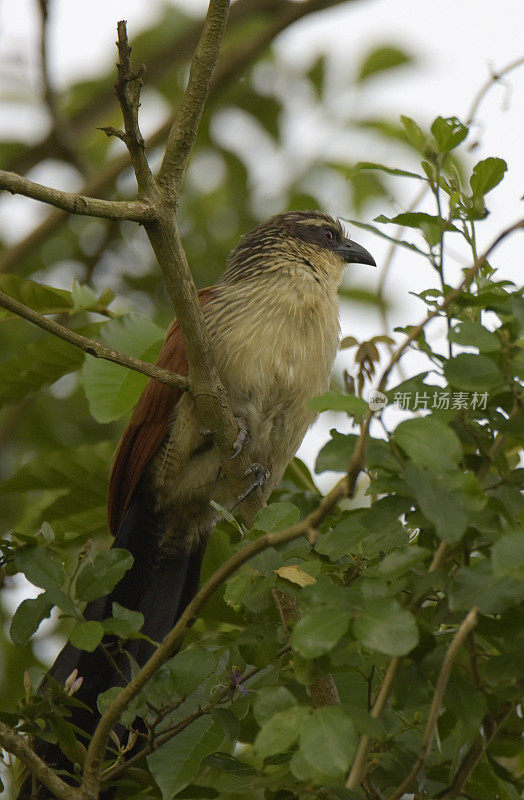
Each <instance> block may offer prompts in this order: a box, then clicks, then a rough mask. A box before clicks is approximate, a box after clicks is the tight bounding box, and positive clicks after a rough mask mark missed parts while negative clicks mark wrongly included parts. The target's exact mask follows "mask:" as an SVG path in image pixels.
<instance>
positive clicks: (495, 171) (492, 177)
mask: <svg viewBox="0 0 524 800" xmlns="http://www.w3.org/2000/svg"><path fill="white" fill-rule="evenodd" d="M507 168H508V165H507V164H506V162H505V161H504V159H503V158H485V159H484V160H483V161H479V162H478V164H476V165H475V166H474V167H473V174H472V176H471V178H470V179H469V183H470V186H471V189H472V191H473V196H474V197H484V195H485V194H487V193H488V192H491V190H492V189H494V188H495V186H497V184H499V183H500V182H501V180H502V178H503V177H504V173H505V172H506V170H507Z"/></svg>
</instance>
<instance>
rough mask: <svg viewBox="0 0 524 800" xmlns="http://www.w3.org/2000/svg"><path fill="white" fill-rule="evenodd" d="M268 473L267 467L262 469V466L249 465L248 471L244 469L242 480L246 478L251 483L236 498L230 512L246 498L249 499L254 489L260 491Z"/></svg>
mask: <svg viewBox="0 0 524 800" xmlns="http://www.w3.org/2000/svg"><path fill="white" fill-rule="evenodd" d="M269 475H270V472H269V470H268V468H267V467H264V466H263V464H251V466H250V467H248V469H246V471H245V473H244V480H245V479H247V478H251V482H250V484H249V486H248V487H247V488H246V489H244V491H243V492H242V493H241V494H240V495H239V496H238V497H237V501H236V503H235V505H234V506H233V508H232V509H231V510H232V511H233V510H234V509H235V508H236V507H237V506H239V505H240V503H243V502H244V500H245V499H246V497H249V495H250V494H251V492H254V491H255V489H260V487H261V486H263V485H264V484H265V482H266V481H267V479H268V478H269Z"/></svg>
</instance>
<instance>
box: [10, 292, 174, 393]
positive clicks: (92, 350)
mask: <svg viewBox="0 0 524 800" xmlns="http://www.w3.org/2000/svg"><path fill="white" fill-rule="evenodd" d="M0 307H2V308H6V309H7V310H8V311H11V312H12V313H13V314H16V315H17V316H19V317H22V318H23V319H26V320H28V322H32V323H33V325H37V326H38V327H39V328H42V330H44V331H47V333H52V334H53V336H57V337H58V338H59V339H63V340H64V342H68V343H69V344H71V345H73V346H74V347H78V348H79V349H80V350H83V351H84V352H85V353H88V354H89V355H90V356H94V357H95V358H103V359H104V360H105V361H111V362H112V363H113V364H120V365H121V366H122V367H127V368H128V369H132V370H134V372H141V373H142V374H143V375H147V376H148V378H155V380H157V381H160V383H165V384H166V386H172V387H173V388H174V389H182V390H183V391H187V390H188V389H189V381H188V379H187V378H186V377H185V376H184V375H177V374H176V373H175V372H170V371H169V370H168V369H163V368H162V367H157V366H155V364H149V363H148V362H147V361H142V359H140V358H135V357H134V356H128V355H127V354H126V353H119V352H118V351H117V350H113V348H112V347H109V346H108V345H107V344H103V343H102V342H97V341H96V340H95V339H88V338H87V336H82V335H81V334H80V333H77V332H76V331H73V330H71V329H70V328H66V327H65V326H64V325H60V323H58V322H55V321H54V320H52V319H48V317H44V316H42V314H39V313H38V312H37V311H33V309H32V308H29V306H25V305H24V304H23V303H19V302H18V300H14V299H13V298H12V297H9V296H8V295H7V294H4V292H0Z"/></svg>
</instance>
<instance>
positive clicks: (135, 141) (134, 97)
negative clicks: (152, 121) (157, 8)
mask: <svg viewBox="0 0 524 800" xmlns="http://www.w3.org/2000/svg"><path fill="white" fill-rule="evenodd" d="M117 30H118V40H117V47H118V63H117V65H116V66H117V71H118V75H117V79H116V82H115V91H116V96H117V97H118V101H119V103H120V108H121V109H122V117H123V118H124V129H125V134H124V135H123V137H122V138H123V141H124V142H125V144H126V147H127V149H128V151H129V155H130V157H131V163H132V164H133V169H134V171H135V175H136V181H137V184H138V196H139V197H143V196H145V195H147V194H149V193H151V191H152V190H154V187H155V181H154V178H153V175H152V173H151V170H150V168H149V163H148V161H147V156H146V143H145V141H144V137H143V136H142V133H141V131H140V126H139V124H138V109H139V108H140V91H141V89H142V83H143V81H142V76H143V74H144V72H145V67H144V65H143V64H142V65H141V66H140V67H139V68H138V69H137V70H132V69H131V48H130V47H129V42H128V41H127V30H126V22H125V20H121V21H120V22H119V23H118V25H117Z"/></svg>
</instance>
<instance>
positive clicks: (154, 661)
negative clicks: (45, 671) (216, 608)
mask: <svg viewBox="0 0 524 800" xmlns="http://www.w3.org/2000/svg"><path fill="white" fill-rule="evenodd" d="M522 228H524V220H521V221H519V222H517V223H515V224H514V225H512V226H510V227H509V228H507V229H505V230H504V231H502V232H501V233H500V234H499V235H498V236H497V237H496V239H495V240H494V242H493V243H492V244H491V245H490V246H489V247H488V249H487V250H486V251H485V252H484V254H483V255H482V256H480V257H479V258H478V259H477V260H476V261H475V263H474V264H473V266H472V267H471V268H470V269H469V270H467V271H466V275H465V277H464V280H463V281H462V282H461V284H460V285H459V287H457V289H454V290H453V291H452V292H450V294H449V295H448V297H447V298H446V299H445V300H444V301H443V302H442V303H441V304H440V305H439V306H438V307H437V308H436V309H435V310H434V311H432V312H430V313H429V314H427V316H426V317H425V319H424V320H423V321H422V322H421V323H420V324H419V325H418V326H416V328H415V329H414V331H417V333H416V334H415V336H413V331H412V332H411V334H410V335H409V336H407V337H406V339H405V341H404V342H403V344H401V345H400V346H399V348H397V350H396V351H395V353H394V354H393V356H392V357H391V360H390V363H389V364H388V366H387V367H386V369H385V370H384V372H383V374H382V378H381V381H380V386H385V383H386V381H387V377H388V375H389V374H390V372H391V369H392V368H393V365H394V364H395V363H396V362H397V361H398V359H399V358H401V356H402V354H403V353H404V352H405V351H406V350H407V349H408V347H409V345H410V343H411V341H412V340H413V338H415V337H416V336H418V334H419V333H420V332H421V331H422V330H423V329H424V327H425V326H426V325H427V324H428V323H429V322H430V321H431V320H432V319H434V317H435V316H436V315H437V314H438V313H440V312H441V310H442V309H443V308H445V307H447V305H449V304H450V303H451V302H453V301H454V300H455V299H456V298H457V297H458V296H459V295H460V293H461V292H462V290H463V289H464V288H465V287H466V286H469V284H470V283H471V281H472V280H473V278H474V277H475V274H476V272H477V271H478V270H479V269H480V268H481V266H482V265H483V263H484V262H485V260H486V258H487V257H488V255H489V253H490V252H492V251H493V249H494V248H495V247H496V246H497V245H498V244H499V243H500V242H501V241H503V239H505V238H506V237H507V236H508V235H510V234H511V233H512V232H514V231H516V230H519V229H522ZM372 415H373V412H372V411H371V409H370V411H369V412H368V414H367V415H366V419H365V420H364V424H363V425H362V429H361V434H360V436H359V439H358V440H357V444H356V446H355V450H354V451H353V455H352V458H351V461H350V463H349V466H348V471H347V475H345V476H344V477H343V478H341V480H340V481H338V483H337V484H336V485H335V486H334V487H333V488H332V489H331V491H330V492H328V494H327V495H326V496H325V497H324V498H322V500H321V501H320V503H319V505H318V506H317V508H316V509H315V510H314V511H313V512H311V514H309V515H308V516H307V517H305V519H303V520H302V521H301V522H298V523H296V524H295V525H293V526H291V527H290V528H287V529H285V530H283V531H278V532H275V533H267V534H265V535H264V536H261V537H259V538H258V539H256V540H254V541H252V542H249V544H247V545H245V546H244V547H243V548H242V549H241V550H239V551H237V552H236V553H235V554H234V555H233V556H231V557H230V558H229V559H228V560H227V561H226V562H224V563H223V564H222V565H221V566H220V567H219V568H218V570H217V571H216V572H215V573H214V574H213V575H211V577H210V578H208V580H207V581H206V583H205V584H204V585H203V586H202V587H201V588H200V590H199V591H198V592H197V594H196V595H195V597H194V598H193V600H192V601H191V603H189V605H188V606H187V608H186V609H185V611H184V613H183V614H182V616H181V617H180V619H179V620H178V622H177V624H176V625H175V627H174V628H173V629H172V630H171V631H170V632H169V633H168V634H167V636H166V637H165V639H164V640H163V641H162V643H161V644H160V645H159V647H158V648H157V650H156V651H155V652H154V653H153V655H152V656H151V658H150V659H149V661H147V663H146V664H145V665H144V666H143V667H142V668H141V669H140V671H139V672H138V673H137V675H136V676H135V677H134V679H133V680H132V681H131V682H130V683H129V684H128V685H127V686H126V687H125V688H124V689H123V690H122V692H121V693H120V694H119V695H118V696H117V697H116V698H115V699H114V700H113V701H112V702H111V703H110V705H109V706H108V708H107V709H106V711H105V713H104V714H103V716H102V717H101V719H100V721H99V723H98V726H97V728H96V730H95V732H94V734H93V736H92V738H91V742H90V745H89V748H88V751H87V754H86V761H85V771H84V784H83V785H84V788H86V790H88V795H89V797H91V796H93V797H95V796H96V793H97V791H98V786H99V769H100V764H101V762H102V759H103V755H104V752H105V748H106V743H107V739H108V736H109V733H110V731H111V729H112V727H113V725H114V724H115V723H116V722H117V720H118V719H119V717H120V715H121V714H122V713H123V711H124V710H125V709H126V708H127V706H128V705H129V703H130V702H131V701H132V700H133V698H134V697H136V695H137V694H138V693H139V692H140V691H141V690H142V689H143V687H144V686H145V685H146V684H147V682H148V681H149V680H150V679H151V677H152V676H153V675H154V674H155V673H156V672H157V671H158V669H160V667H161V666H162V664H164V663H165V662H166V661H167V659H168V658H169V657H170V655H171V654H172V652H173V651H174V650H175V649H176V648H177V647H180V645H181V644H182V642H183V640H184V638H185V636H186V633H187V631H188V630H189V627H190V626H191V624H192V623H193V621H194V620H195V618H196V617H197V616H198V614H199V612H200V610H201V609H202V607H203V606H204V604H205V603H206V601H207V600H208V598H209V597H210V596H211V595H212V594H213V592H214V591H215V590H216V589H217V588H218V587H219V586H221V585H222V583H223V582H224V581H225V580H227V578H228V577H230V576H231V575H233V574H234V573H235V572H236V571H237V570H238V569H239V567H241V566H242V565H243V564H245V563H246V562H247V561H249V560H250V559H251V558H252V557H253V556H255V555H256V554H257V553H260V552H262V551H263V550H265V549H267V548H268V547H276V546H278V545H280V544H284V543H286V542H289V541H293V540H294V539H297V538H298V537H300V536H304V535H306V536H307V535H309V534H310V532H311V531H315V530H317V529H318V526H319V525H320V523H321V522H322V521H323V520H324V518H325V517H326V516H327V514H329V513H330V511H331V510H332V509H333V508H334V507H335V505H336V504H337V503H338V502H339V501H340V500H341V499H342V498H344V497H348V496H351V493H352V492H353V491H354V490H355V486H356V482H357V480H358V476H359V475H360V472H361V471H362V469H363V466H364V460H365V454H366V446H367V440H368V438H369V427H370V422H371V417H372ZM439 550H440V552H441V554H442V556H443V554H444V553H445V552H446V550H445V548H442V549H441V548H439ZM433 564H435V565H437V561H436V559H434V561H433ZM357 785H358V784H357Z"/></svg>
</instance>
